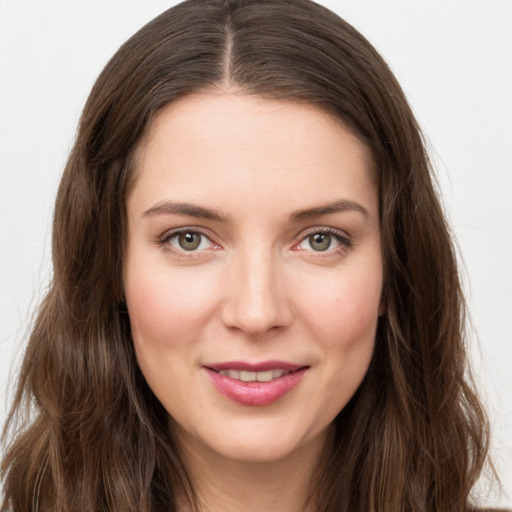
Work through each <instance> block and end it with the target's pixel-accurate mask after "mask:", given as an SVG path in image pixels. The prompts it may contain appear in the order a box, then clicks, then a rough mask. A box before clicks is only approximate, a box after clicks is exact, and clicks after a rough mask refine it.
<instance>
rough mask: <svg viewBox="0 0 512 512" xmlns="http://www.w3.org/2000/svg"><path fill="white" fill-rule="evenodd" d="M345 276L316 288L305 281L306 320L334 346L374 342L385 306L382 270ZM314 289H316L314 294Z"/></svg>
mask: <svg viewBox="0 0 512 512" xmlns="http://www.w3.org/2000/svg"><path fill="white" fill-rule="evenodd" d="M374 268H376V269H377V270H375V271H373V272H367V271H365V270H364V269H363V270H362V271H360V272H350V273H348V272H347V273H341V274H339V275H337V276H334V277H332V278H330V279H328V280H325V281H324V282H323V286H321V287H319V286H318V285H319V282H316V287H315V286H313V283H308V282H304V283H303V286H301V288H302V297H303V301H302V302H303V304H304V305H305V306H304V310H305V311H306V315H305V316H306V317H307V319H308V321H309V322H310V324H311V325H312V329H313V330H314V332H317V333H318V335H319V336H318V338H319V339H323V340H325V341H326V342H327V343H329V344H331V343H332V344H333V346H334V347H339V348H343V346H346V347H349V346H351V345H352V344H358V343H359V342H364V341H365V340H368V339H370V340H371V341H373V337H374V333H375V328H376V325H377V319H378V316H379V309H380V303H381V292H382V277H381V272H380V271H379V270H378V269H379V266H378V265H376V266H375V267H374ZM311 290H316V292H314V293H312V292H311Z"/></svg>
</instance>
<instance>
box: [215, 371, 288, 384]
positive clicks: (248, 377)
mask: <svg viewBox="0 0 512 512" xmlns="http://www.w3.org/2000/svg"><path fill="white" fill-rule="evenodd" d="M219 373H220V375H225V376H226V377H229V378H231V379H235V380H241V381H242V382H270V381H272V380H274V379H279V378H280V377H282V376H283V375H287V374H289V373H290V372H289V371H288V370H281V369H276V370H266V371H263V372H250V371H243V370H242V371H239V370H219Z"/></svg>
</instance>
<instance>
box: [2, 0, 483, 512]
mask: <svg viewBox="0 0 512 512" xmlns="http://www.w3.org/2000/svg"><path fill="white" fill-rule="evenodd" d="M219 87H234V88H236V89H237V90H239V91H241V92H242V93H245V94H255V95H260V96H262V97H265V98H268V99H287V100H292V101H296V102H303V103H306V104H309V105H314V106H316V107H317V108H319V109H322V110H324V111H326V112H329V113H330V114H331V115H333V116H335V117H336V118H338V119H341V120H342V121H343V123H344V125H345V126H347V127H348V128H349V129H350V130H351V131H352V132H353V133H354V134H355V135H356V136H357V137H358V138H359V139H360V140H361V141H363V142H364V144H366V145H367V147H368V148H369V149H370V152H371V155H372V158H373V164H374V168H375V170H376V174H377V179H378V183H379V190H380V192H379V193H380V217H381V226H382V228H381V229H382V232H381V235H382V251H383V258H384V265H385V283H384V290H383V294H384V299H385V302H386V306H387V312H386V315H385V316H384V317H382V318H381V319H380V321H379V326H378V331H377V340H376V346H375V352H374V357H373V360H372V363H371V366H370V369H369V371H368V373H367V375H366V377H365V379H364V382H363V383H362V385H361V386H360V388H359V389H358V391H357V392H356V394H355V396H354V397H353V398H352V400H351V401H350V402H349V404H348V405H347V406H346V407H345V408H344V409H343V411H341V413H340V414H339V415H338V417H337V418H336V420H335V421H336V443H335V449H334V451H333V453H332V454H331V456H330V459H329V460H328V462H327V464H326V465H325V467H323V468H322V470H321V471H320V472H319V473H318V477H317V478H315V481H314V482H312V483H311V490H310V499H311V500H314V502H315V503H316V504H317V509H318V510H319V511H321V512H335V511H336V512H339V511H350V512H358V511H359V512H363V511H364V512H376V511H379V512H397V511H401V512H413V511H414V512H427V511H429V512H430V511H434V510H435V511H443V512H446V511H450V512H462V511H465V510H470V509H471V507H470V505H469V503H470V501H469V495H470V490H471V488H472V486H473V484H474V483H475V481H476V479H477V478H478V476H479V474H480V472H481V470H482V467H483V465H484V462H485V459H486V454H487V447H488V425H487V420H486V417H485V414H484V412H483V410H482V408H481V405H480V403H479V401H478V399H477V397H476V395H475V393H474V391H473V388H472V386H471V384H470V379H469V374H468V368H467V362H466V355H465V346H464V323H465V319H464V312H465V308H464V300H463V295H462V292H461V286H460V280H459V275H458V270H457V263H456V256H455V251H454V247H453V242H452V237H451V235H450V232H449V228H448V226H447V223H446V220H445V217H444V215H443V211H442V209H441V207H440V203H439V200H438V198H437V194H436V191H435V186H434V184H433V178H432V171H431V166H430V164H429V161H428V156H427V153H426V151H425V145H424V141H423V138H422V135H421V132H420V129H419V127H418V124H417V122H416V120H415V118H414V116H413V114H412V112H411V109H410V107H409V106H408V104H407V101H406V99H405V96H404V94H403V92H402V90H401V88H400V86H399V84H398V83H397V81H396V79H395V78H394V76H393V74H392V73H391V71H390V70H389V68H388V66H387V65H386V63H385V62H384V60H383V59H382V58H381V57H380V56H379V54H378V53H377V52H376V50H375V49H374V48H373V47H372V46H371V44H370V43H369V42H368V41H367V40H366V39H365V38H364V37H363V36H361V34H359V33H358V32H357V31H356V30H355V29H354V28H352V27H351V26H350V25H349V24H348V23H346V22H345V21H343V20H342V19H340V18H339V17H337V16H336V15H335V14H333V13H332V12H330V11H329V10H327V9H326V8H323V7H321V6H319V5H317V4H315V3H313V2H311V1H309V0H188V1H186V2H183V3H181V4H179V5H177V6H175V7H173V8H171V9H169V10H168V11H166V12H164V13H163V14H161V15H160V16H158V17H157V18H155V19H154V20H153V21H151V22H150V23H148V24H147V25H146V26H144V27H143V28H142V29H141V30H140V31H139V32H137V33H136V34H135V35H134V36H133V37H132V38H130V39H129V40H128V41H127V42H126V43H125V44H124V45H123V46H122V47H121V48H120V49H119V50H118V52H117V53H116V54H115V55H114V57H113V58H112V59H111V60H110V62H109V63H108V64H107V66H106V67H105V69H104V70H103V72H102V73H101V75H100V76H99V78H98V80H97V82H96V83H95V85H94V87H93V89H92V92H91V94H90V96H89V98H88V100H87V103H86V105H85V108H84V111H83V114H82V116H81V119H80V124H79V129H78V133H77V137H76V141H75V144H74V147H73V149H72V151H71V154H70V157H69V160H68V162H67V165H66V168H65V171H64V174H63V177H62V181H61V184H60V188H59V191H58V196H57V201H56V207H55V216H54V223H53V239H52V244H53V245H52V257H53V280H52V283H51V287H50V288H49V291H48V293H47V295H46V297H45V298H44V300H43V302H42V304H41V306H40V308H39V311H38V314H37V317H36V319H35V322H34V325H33V329H32V332H31V336H30V339H29V342H28V346H27V349H26V353H25V358H24V362H23V366H22V369H21V373H20V377H19V384H18V388H17V392H16V394H15V397H14V404H13V407H12V410H11V413H10V415H9V419H8V424H7V426H6V428H5V430H4V436H5V440H6V441H7V439H9V441H8V446H7V450H6V455H5V458H4V460H3V463H2V478H3V482H4V489H5V490H4V505H3V506H4V508H6V509H9V510H13V511H16V512H28V511H52V512H64V511H70V510H73V511H76V512H80V511H102V512H107V511H112V512H114V511H115V512H156V511H161V510H169V511H173V510H176V506H177V505H176V489H178V488H179V489H180V491H181V492H182V493H183V492H184V493H185V494H186V495H187V496H188V497H189V499H190V502H191V504H192V506H195V505H194V504H195V503H196V501H195V499H194V488H193V485H192V483H191V479H190V477H189V476H188V475H187V471H186V468H185V467H184V464H183V462H182V459H181V458H180V454H179V451H178V448H177V446H176V445H175V444H174V442H173V438H172V434H171V435H170V434H169V432H168V430H167V427H166V414H167V413H166V411H165V410H164V409H163V406H162V405H161V404H160V403H159V402H158V400H157V399H156V398H155V396H154V395H153V393H152V392H151V390H150V389H149V387H148V385H147V384H146V382H145V380H144V378H143V376H142V374H141V372H140V370H139V368H138V366H137V362H136V359H135V355H134V350H133V346H132V341H131V334H130V327H129V319H128V314H127V310H126V306H125V302H124V295H123V278H122V269H123V262H124V253H125V241H126V238H127V237H126V235H127V225H126V212H125V199H126V196H127V192H128V190H129V189H130V185H131V184H132V182H133V180H134V165H133V153H134V148H135V146H136V144H137V142H138V141H139V140H140V139H141V137H142V136H143V135H144V134H145V132H146V130H147V128H148V126H149V124H150V123H151V120H152V118H153V116H154V115H155V113H156V112H157V111H158V110H159V109H160V108H162V107H163V106H164V105H167V104H168V103H169V102H173V101H176V100H177V99H179V98H182V97H184V96H186V95H189V94H192V93H197V92H204V91H208V90H211V89H212V88H213V89H215V88H219ZM9 432H11V433H13V434H14V435H12V436H9Z"/></svg>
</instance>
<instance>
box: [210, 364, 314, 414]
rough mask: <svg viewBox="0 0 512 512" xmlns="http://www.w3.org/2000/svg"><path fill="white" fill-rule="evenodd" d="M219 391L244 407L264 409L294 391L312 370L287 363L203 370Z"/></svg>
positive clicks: (228, 366)
mask: <svg viewBox="0 0 512 512" xmlns="http://www.w3.org/2000/svg"><path fill="white" fill-rule="evenodd" d="M203 368H204V369H205V370H206V371H207V374H208V376H209V377H210V379H211V380H212V383H213V385H214V386H215V387H216V388H217V390H218V391H219V392H220V393H221V394H223V395H224V396H226V397H227V398H230V399H231V400H233V401H234V402H237V403H239V404H242V405H252V406H264V405H270V404H271V403H273V402H276V401H277V400H279V399H280V398H281V397H283V396H284V395H285V394H287V393H288V392H289V391H291V390H292V389H293V388H295V386H297V384H299V382H300V381H301V379H302V377H303V376H304V374H305V373H306V371H307V370H308V366H301V365H297V364H293V363H287V362H284V361H264V362H261V363H256V364H254V363H246V362H243V361H232V362H226V363H216V364H207V365H204V367H203Z"/></svg>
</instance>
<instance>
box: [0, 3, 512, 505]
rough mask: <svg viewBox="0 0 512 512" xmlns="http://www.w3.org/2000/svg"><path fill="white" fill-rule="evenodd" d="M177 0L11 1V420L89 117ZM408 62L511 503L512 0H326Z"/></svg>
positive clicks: (6, 287)
mask: <svg viewBox="0 0 512 512" xmlns="http://www.w3.org/2000/svg"><path fill="white" fill-rule="evenodd" d="M174 3H175V2H172V1H163V0H122V1H121V0H87V1H85V0H60V1H57V0H44V1H41V0H0V424H2V423H3V421H4V418H5V411H6V406H7V402H8V392H7V391H6V390H7V389H11V388H12V381H13V379H14V375H15V372H16V366H17V364H18V363H19V359H20V356H21V352H22V347H23V343H24V339H25V335H26V329H27V326H28V324H29V320H30V315H31V312H32V311H33V309H34V307H35V306H36V304H37V302H38V300H39V299H40V298H41V296H42V291H43V290H44V288H45V286H46V285H47V283H48V281H49V276H50V272H51V268H50V263H49V260H50V255H51V254H50V247H49V240H50V226H51V212H52V207H53V201H54V197H55V191H56V187H57V183H58V179H59V175H60V173H61V171H62V169H63V166H64V162H65V159H66V156H67V153H68V151H69V149H70V147H71V144H72V141H73V135H74V132H75V128H76V124H77V119H78V116H79V114H80V111H81V108H82V106H83V104H84V102H85V99H86V97H87V94H88V92H89V90H90V88H91V86H92V84H93V81H94V79H95V77H96V76H97V75H98V73H99V72H100V70H101V68H102V67H103V66H104V64H105V63H106V61H107V60H108V58H109V57H110V56H111V55H112V54H113V53H114V52H115V50H116V49H117V48H118V47H119V45H120V44H121V43H122V42H123V41H124V40H125V39H126V38H127V37H128V36H130V35H131V34H132V33H133V32H135V31H136V30H137V29H138V28H139V27H141V26H142V25H143V24H144V23H145V22H146V21H149V20H150V19H151V18H152V17H154V16H155V15H157V14H159V13H160V12H162V11H163V10H164V9H166V8H167V7H169V6H171V5H173V4H174ZM321 3H323V4H325V5H326V6H328V7H330V8H331V9H333V10H335V11H336V12H338V13H339V14H341V15H342V16H343V17H345V18H346V19H347V21H349V22H351V23H352V24H353V25H354V26H355V27H356V28H357V29H359V30H360V31H361V32H362V33H363V34H364V35H365V36H366V37H367V38H368V39H369V40H370V41H371V42H372V43H373V44H374V45H375V46H376V47H377V49H378V50H379V51H380V52H381V53H382V54H383V56H384V57H385V58H386V60H387V61H388V62H389V63H390V65H391V68H392V69H393V71H394V72H395V73H396V75H397V77H398V79H399V81H400V82H401V84H402V86H403V88H404V90H405V91H406V94H407V95H408V97H409V99H410V101H411V104H412V106H413V109H414V110H415V112H416V114H417V116H418V118H419V120H420V123H421V124H422V125H423V127H424V129H425V132H426V135H427V137H428V138H429V140H430V142H431V146H432V152H433V156H434V159H435V161H436V163H437V169H438V175H439V183H440V186H441V189H442V193H443V197H444V202H445V205H446V209H447V212H448V215H449V217H450V219H451V220H452V223H453V226H454V231H455V234H456V237H457V240H458V244H459V246H460V249H461V254H462V260H463V265H464V273H465V275H466V291H467V295H468V302H469V306H470V311H471V314H472V321H473V331H472V334H471V337H470V340H469V342H470V345H471V354H472V358H473V360H474V365H475V370H476V376H477V378H478V381H479V383H480V386H481V392H482V395H483V397H484V399H485V402H486V404H487V407H488V410H489V414H490V416H491V419H492V425H493V431H494V435H493V454H494V457H495V459H496V463H497V466H498V468H499V471H500V474H501V477H502V480H503V484H504V493H503V494H502V495H501V496H500V495H496V493H494V494H491V495H489V496H488V498H487V501H488V503H489V504H493V503H495V504H501V505H509V506H511V505H512V369H511V366H512V1H511V0H480V1H473V0H464V1H462V0H458V1H455V0H414V1H413V0H403V1H398V0H393V1H391V0H388V1H386V2H383V1H375V0H374V1H369V0H357V1H356V0H338V1H335V0H331V1H328V0H324V1H322V2H321Z"/></svg>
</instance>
